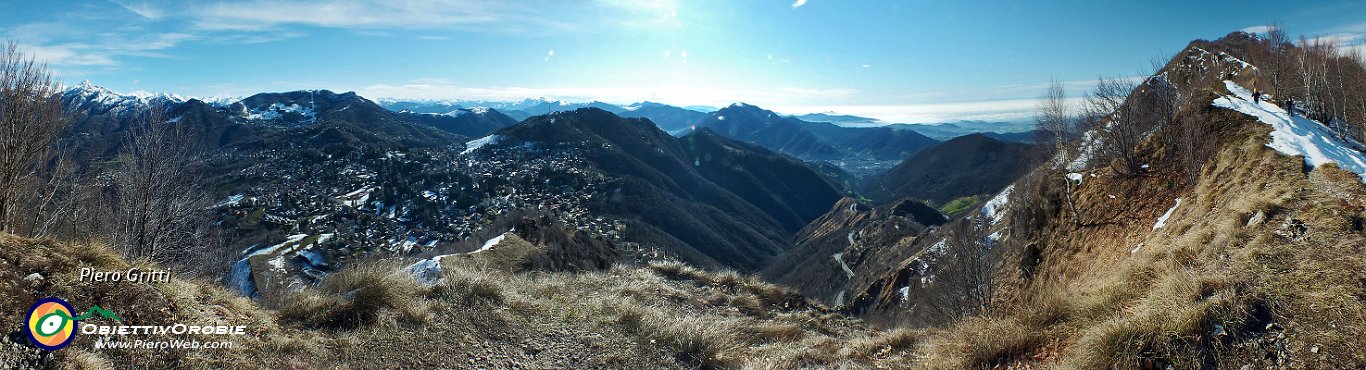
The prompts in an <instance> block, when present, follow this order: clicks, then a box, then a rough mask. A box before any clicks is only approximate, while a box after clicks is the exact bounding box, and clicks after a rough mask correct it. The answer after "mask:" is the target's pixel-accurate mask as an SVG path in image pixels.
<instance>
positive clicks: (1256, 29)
mask: <svg viewBox="0 0 1366 370" xmlns="http://www.w3.org/2000/svg"><path fill="white" fill-rule="evenodd" d="M1273 29H1276V27H1274V26H1268V25H1262V26H1252V27H1248V28H1244V29H1242V31H1243V32H1247V33H1251V34H1264V33H1267V32H1268V31H1271V30H1273Z"/></svg>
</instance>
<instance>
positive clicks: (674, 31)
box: [0, 0, 1366, 122]
mask: <svg viewBox="0 0 1366 370" xmlns="http://www.w3.org/2000/svg"><path fill="white" fill-rule="evenodd" d="M0 9H3V11H0V37H3V38H7V39H10V40H14V41H16V42H18V43H19V44H20V45H21V47H22V48H23V49H24V50H25V51H27V52H29V53H32V54H35V55H36V56H38V57H39V58H40V59H43V60H46V61H47V62H48V63H49V64H50V65H51V67H52V68H53V69H55V70H56V71H58V73H59V75H60V77H61V78H62V79H63V80H65V81H67V82H68V83H75V82H78V81H80V80H86V79H88V80H91V81H92V82H93V83H95V84H97V85H102V86H105V87H108V88H111V89H113V90H115V91H125V92H127V91H137V90H141V91H151V92H170V93H177V94H181V95H187V96H198V97H208V96H241V95H249V94H252V93H255V92H263V91H289V90H300V89H330V90H336V91H356V92H358V93H360V94H361V95H363V96H366V97H369V98H381V97H394V98H427V99H457V98H458V99H491V100H513V99H521V98H531V97H547V98H555V99H564V100H569V101H588V100H602V101H607V102H613V103H630V102H635V101H642V100H650V101H658V102H664V103H670V104H676V105H711V106H723V105H726V104H729V103H731V102H735V101H745V102H749V103H752V104H756V105H760V106H763V107H766V108H770V109H775V110H777V111H779V112H783V113H794V114H795V113H810V112H823V111H835V112H839V113H846V114H859V115H866V116H872V117H876V118H881V119H884V120H887V121H893V122H941V121H950V120H957V119H996V120H1020V119H1026V118H1028V116H1029V112H1030V111H1031V110H1032V109H1033V106H1034V98H1035V97H1037V96H1038V95H1039V94H1040V93H1041V90H1042V87H1043V85H1044V84H1045V83H1046V82H1047V81H1048V80H1049V79H1050V78H1056V79H1058V80H1061V81H1065V82H1067V86H1068V87H1069V88H1071V90H1072V92H1074V93H1080V92H1081V91H1082V90H1083V89H1084V88H1085V87H1086V86H1088V85H1089V84H1090V83H1091V81H1094V79H1095V78H1096V76H1098V75H1108V76H1133V75H1137V74H1139V73H1140V72H1143V70H1144V69H1145V68H1147V66H1148V65H1149V61H1150V60H1153V59H1163V60H1165V59H1167V58H1168V57H1170V56H1171V55H1172V54H1173V53H1175V52H1177V51H1179V50H1181V48H1183V47H1184V46H1185V45H1186V43H1187V42H1189V41H1190V40H1193V39H1197V38H1205V39H1213V38H1218V37H1220V36H1223V35H1225V34H1227V33H1228V32H1231V31H1237V30H1240V29H1246V28H1248V27H1254V26H1258V25H1264V24H1267V23H1269V22H1275V23H1278V24H1280V25H1281V26H1283V27H1284V28H1285V29H1286V30H1287V31H1288V32H1289V33H1290V34H1292V35H1299V34H1304V35H1308V36H1311V37H1333V38H1335V39H1337V40H1340V41H1343V42H1345V43H1348V44H1352V45H1360V44H1361V42H1362V41H1364V40H1366V2H1361V1H1347V0H1344V1H1295V2H1283V1H1237V2H1233V1H1199V2H1189V1H1132V2H1120V1H1103V0H1090V1H1050V2H1044V1H852V0H799V1H797V2H795V3H794V2H793V1H792V0H781V1H778V0H775V1H660V0H597V1H594V0H577V1H575V0H563V1H493V0H428V1H420V0H377V1H366V0H352V1H331V2H315V1H299V0H283V1H250V0H248V1H234V2H219V1H214V2H194V1H139V0H118V1H88V2H79V1H38V2H33V1H16V0H0Z"/></svg>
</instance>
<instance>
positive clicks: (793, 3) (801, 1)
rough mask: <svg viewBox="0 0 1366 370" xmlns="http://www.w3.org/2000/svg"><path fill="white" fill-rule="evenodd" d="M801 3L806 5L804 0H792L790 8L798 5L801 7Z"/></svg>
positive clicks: (795, 7)
mask: <svg viewBox="0 0 1366 370" xmlns="http://www.w3.org/2000/svg"><path fill="white" fill-rule="evenodd" d="M802 5H806V0H796V1H793V2H792V9H797V8H800V7H802Z"/></svg>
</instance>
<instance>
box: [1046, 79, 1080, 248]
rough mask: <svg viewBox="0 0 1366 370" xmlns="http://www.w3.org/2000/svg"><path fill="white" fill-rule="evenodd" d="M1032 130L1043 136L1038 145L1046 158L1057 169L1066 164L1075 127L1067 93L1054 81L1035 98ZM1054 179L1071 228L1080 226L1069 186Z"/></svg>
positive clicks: (1069, 182) (1070, 183)
mask: <svg viewBox="0 0 1366 370" xmlns="http://www.w3.org/2000/svg"><path fill="white" fill-rule="evenodd" d="M1034 129H1035V130H1037V131H1038V132H1040V133H1042V134H1043V135H1044V136H1045V137H1044V140H1043V142H1042V143H1043V145H1046V146H1048V150H1047V153H1048V154H1049V156H1050V158H1052V159H1053V160H1055V161H1057V163H1058V165H1059V166H1067V164H1068V163H1069V162H1070V161H1069V158H1068V153H1067V146H1068V145H1067V144H1068V142H1070V141H1071V140H1072V137H1074V136H1076V130H1077V125H1076V121H1075V120H1074V119H1073V118H1072V114H1071V112H1069V111H1068V108H1067V90H1066V89H1064V88H1063V86H1062V83H1061V82H1058V80H1056V79H1055V80H1052V81H1049V82H1048V90H1047V91H1045V92H1044V96H1043V97H1042V98H1039V103H1038V116H1037V117H1035V118H1034ZM1064 169H1065V168H1064ZM1057 178H1058V179H1060V180H1062V182H1063V186H1064V188H1065V189H1066V191H1067V194H1066V196H1067V209H1068V210H1069V211H1071V212H1072V224H1073V225H1080V224H1081V216H1080V215H1079V214H1078V213H1077V205H1076V203H1075V202H1073V201H1072V186H1073V183H1072V181H1071V179H1069V178H1067V177H1066V176H1061V177H1057Z"/></svg>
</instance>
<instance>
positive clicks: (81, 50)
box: [19, 43, 116, 66]
mask: <svg viewBox="0 0 1366 370" xmlns="http://www.w3.org/2000/svg"><path fill="white" fill-rule="evenodd" d="M91 48H92V46H91V45H88V44H76V43H71V44H59V45H19V50H20V51H22V52H25V53H28V54H29V55H31V56H33V58H34V59H36V60H38V61H40V62H44V63H47V64H50V65H58V66H109V65H114V64H116V63H115V62H114V59H113V58H111V57H110V54H108V53H99V52H89V50H90V49H91Z"/></svg>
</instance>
